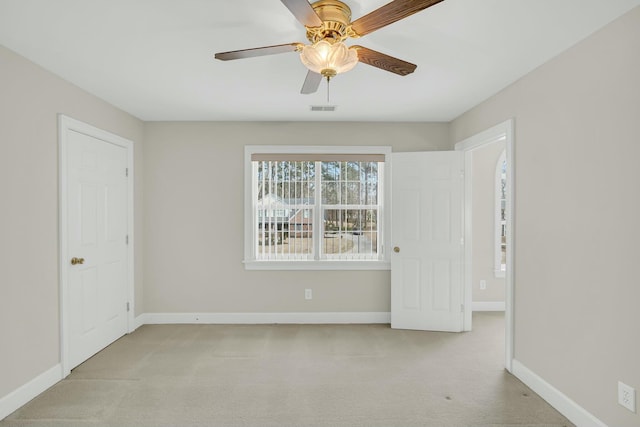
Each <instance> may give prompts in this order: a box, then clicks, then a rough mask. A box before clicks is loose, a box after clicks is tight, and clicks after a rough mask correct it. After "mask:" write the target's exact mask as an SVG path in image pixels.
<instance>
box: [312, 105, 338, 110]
mask: <svg viewBox="0 0 640 427" xmlns="http://www.w3.org/2000/svg"><path fill="white" fill-rule="evenodd" d="M311 111H336V106H335V105H312V106H311Z"/></svg>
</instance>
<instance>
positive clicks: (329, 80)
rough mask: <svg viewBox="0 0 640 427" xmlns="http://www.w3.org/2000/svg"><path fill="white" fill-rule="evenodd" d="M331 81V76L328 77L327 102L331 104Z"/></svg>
mask: <svg viewBox="0 0 640 427" xmlns="http://www.w3.org/2000/svg"><path fill="white" fill-rule="evenodd" d="M330 82H331V77H327V104H329V103H330V102H331V101H330V100H329V99H330V97H329V95H330V92H329V86H330Z"/></svg>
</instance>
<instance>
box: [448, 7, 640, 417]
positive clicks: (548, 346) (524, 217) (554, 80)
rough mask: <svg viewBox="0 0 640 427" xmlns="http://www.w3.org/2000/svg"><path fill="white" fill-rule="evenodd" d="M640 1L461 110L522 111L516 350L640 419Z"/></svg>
mask: <svg viewBox="0 0 640 427" xmlns="http://www.w3.org/2000/svg"><path fill="white" fill-rule="evenodd" d="M638 76H640V8H635V9H634V10H632V11H631V12H629V13H627V14H626V15H624V16H623V17H622V18H620V19H618V20H617V21H615V22H614V23H612V24H610V25H609V26H607V27H605V28H604V29H603V30H601V31H600V32H598V33H596V34H595V35H593V36H591V37H589V38H588V39H586V40H585V41H583V42H581V43H579V44H578V45H576V46H575V47H573V48H572V49H570V50H568V51H567V52H565V53H563V54H562V55H560V56H559V57H557V58H556V59H554V60H552V61H550V62H549V63H547V64H545V65H544V66H542V67H540V68H539V69H537V70H535V71H534V72H532V73H531V74H529V75H527V76H526V77H524V78H523V79H521V80H520V81H518V82H516V83H515V84H513V85H511V86H510V87H508V88H506V89H505V90H503V91H502V92H500V93H499V94H498V95H496V96H494V97H492V98H491V99H489V100H487V101H485V102H484V103H482V104H481V105H479V106H478V107H476V108H474V109H473V110H471V111H469V112H468V113H466V114H464V115H463V116H462V117H460V118H458V119H456V120H455V121H454V122H453V124H452V129H451V132H452V138H453V140H454V141H459V140H462V139H464V138H466V137H468V136H470V135H472V134H474V133H476V132H478V131H481V130H483V129H486V128H488V127H491V126H492V125H495V124H496V123H500V122H502V121H504V120H506V119H509V118H511V117H515V130H516V133H515V150H514V151H515V167H516V175H515V202H516V208H515V209H516V211H515V238H516V243H515V257H516V258H515V274H516V277H515V299H516V305H515V357H516V359H518V360H519V361H520V362H522V363H523V364H524V365H525V366H527V367H528V368H529V369H531V370H533V371H534V372H535V373H537V374H538V375H539V376H540V377H542V378H543V379H544V380H545V381H547V382H548V383H550V384H551V385H552V386H554V387H556V388H557V389H559V390H560V391H561V392H563V393H564V394H566V395H567V396H568V397H569V398H571V399H573V400H574V401H575V402H577V403H578V404H579V405H581V406H582V407H583V408H585V409H586V410H588V411H589V412H591V413H592V414H593V415H595V416H596V417H598V418H599V419H601V420H602V421H604V422H605V423H606V424H607V425H609V426H616V427H632V426H638V425H640V415H638V414H633V413H631V412H629V411H627V410H626V409H624V408H622V407H621V406H619V405H617V403H616V401H617V390H616V389H617V381H618V380H622V381H624V382H625V383H627V384H629V385H631V386H633V387H635V388H636V390H640V363H638V361H639V360H640V310H639V309H638V303H639V302H640V284H639V281H638V270H637V268H638V267H637V266H638V253H639V251H638V242H639V241H640V226H639V225H638V224H639V222H638V218H640V190H639V184H640V168H639V167H638V160H639V159H640V143H639V141H640V83H639V82H640V79H639V77H638Z"/></svg>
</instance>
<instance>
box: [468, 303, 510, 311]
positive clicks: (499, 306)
mask: <svg viewBox="0 0 640 427" xmlns="http://www.w3.org/2000/svg"><path fill="white" fill-rule="evenodd" d="M505 309H506V304H505V303H504V301H474V302H472V303H471V310H473V311H505Z"/></svg>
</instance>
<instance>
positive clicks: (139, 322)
mask: <svg viewBox="0 0 640 427" xmlns="http://www.w3.org/2000/svg"><path fill="white" fill-rule="evenodd" d="M147 323H149V322H147V314H146V313H143V314H141V315H140V316H138V317H136V318H135V320H134V322H133V330H134V331H135V330H136V329H138V328H139V327H140V326H143V325H146V324H147ZM132 332H133V331H132Z"/></svg>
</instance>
